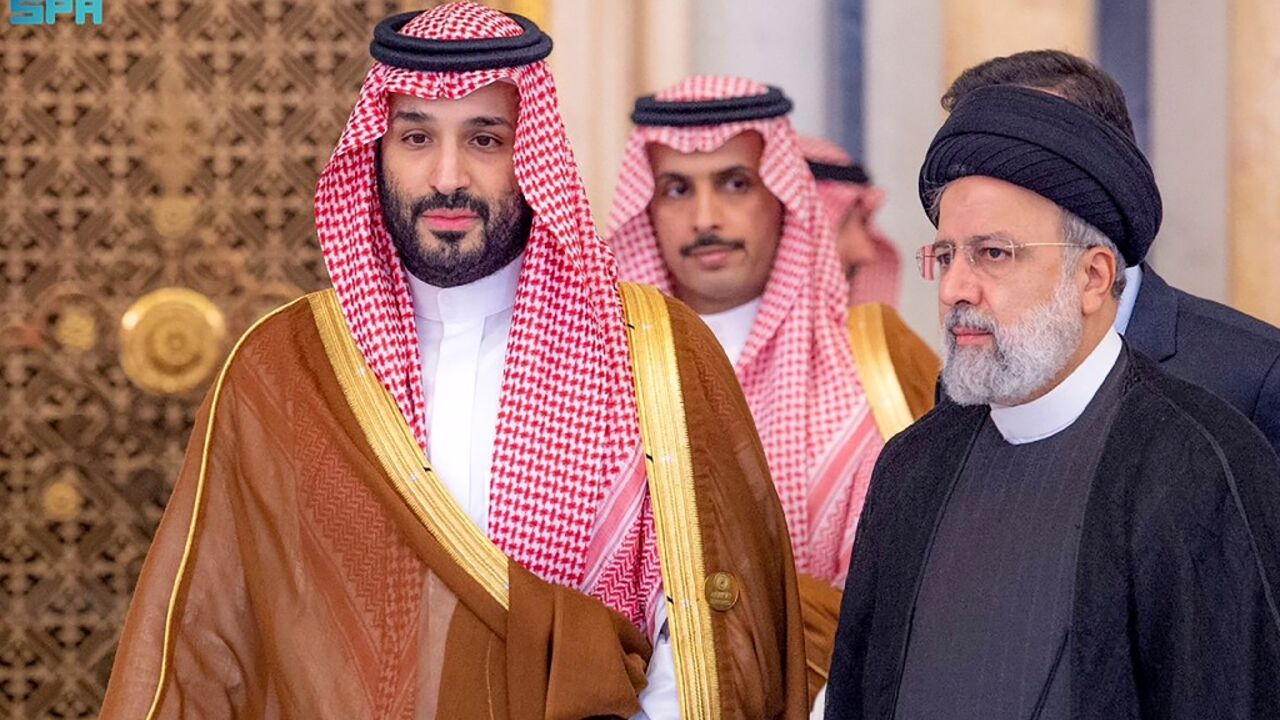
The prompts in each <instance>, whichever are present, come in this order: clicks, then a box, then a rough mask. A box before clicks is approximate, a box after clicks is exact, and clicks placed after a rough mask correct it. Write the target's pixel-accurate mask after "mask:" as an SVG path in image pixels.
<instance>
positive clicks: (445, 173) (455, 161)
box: [431, 143, 471, 195]
mask: <svg viewBox="0 0 1280 720" xmlns="http://www.w3.org/2000/svg"><path fill="white" fill-rule="evenodd" d="M470 186H471V178H470V176H469V175H468V173H467V170H466V162H465V160H464V158H463V157H462V153H461V152H460V151H459V150H458V148H457V147H455V146H454V145H453V144H452V143H444V144H443V147H441V148H440V152H439V153H437V155H436V165H435V168H434V172H433V173H432V178H431V187H432V188H434V189H435V191H436V192H438V193H440V194H441V195H452V194H453V193H455V192H457V191H458V190H463V189H466V188H468V187H470Z"/></svg>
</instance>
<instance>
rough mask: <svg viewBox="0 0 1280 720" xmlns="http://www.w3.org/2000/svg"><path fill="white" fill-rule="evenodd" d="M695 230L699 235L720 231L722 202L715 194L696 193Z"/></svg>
mask: <svg viewBox="0 0 1280 720" xmlns="http://www.w3.org/2000/svg"><path fill="white" fill-rule="evenodd" d="M694 203H695V208H696V209H695V211H694V218H693V229H694V232H697V233H698V234H702V233H707V232H715V231H718V230H720V202H719V201H718V200H717V199H716V197H715V193H711V192H696V191H695V194H694Z"/></svg>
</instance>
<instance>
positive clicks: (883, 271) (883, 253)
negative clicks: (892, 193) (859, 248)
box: [799, 135, 902, 307]
mask: <svg viewBox="0 0 1280 720" xmlns="http://www.w3.org/2000/svg"><path fill="white" fill-rule="evenodd" d="M799 139H800V152H802V153H804V157H805V159H806V160H815V161H817V162H821V163H828V164H831V165H852V164H853V158H852V157H850V156H849V153H847V152H845V151H844V150H843V149H842V148H840V147H839V146H838V145H836V144H835V143H832V142H828V141H826V140H823V139H821V138H816V137H810V136H808V135H800V136H799ZM818 197H819V198H821V199H822V204H823V206H824V207H825V208H826V211H827V217H828V218H829V219H830V220H831V232H832V236H833V237H834V236H835V235H836V234H838V233H839V232H840V223H841V222H842V221H843V220H844V218H845V217H847V216H848V214H849V211H850V210H851V209H852V208H853V207H854V206H855V205H862V206H863V207H864V208H865V209H866V213H867V235H868V236H869V237H870V238H871V242H872V244H873V245H874V246H875V260H873V261H872V262H870V263H867V264H864V265H862V266H861V267H859V268H858V273H857V274H856V275H855V276H854V278H853V282H851V283H850V284H849V306H850V307H852V306H854V305H861V304H863V303H883V304H885V305H889V306H891V307H897V306H898V289H899V286H900V285H901V282H902V258H901V256H899V254H898V249H897V248H896V247H894V245H893V241H892V240H890V239H889V236H888V235H885V234H884V230H882V229H881V228H880V226H879V225H877V224H876V221H875V214H876V212H877V211H879V210H880V207H881V206H882V205H884V191H883V190H881V189H880V188H877V187H874V186H871V185H857V184H854V183H848V182H838V181H835V180H819V181H818Z"/></svg>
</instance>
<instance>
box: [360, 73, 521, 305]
mask: <svg viewBox="0 0 1280 720" xmlns="http://www.w3.org/2000/svg"><path fill="white" fill-rule="evenodd" d="M388 104H389V113H390V123H389V125H388V127H387V133H386V135H384V136H383V137H382V141H381V147H380V153H379V155H380V160H379V165H378V196H379V199H380V200H381V203H382V216H383V220H384V221H385V223H386V227H387V232H388V233H389V234H390V235H391V239H392V240H393V241H394V242H395V245H396V249H397V250H398V251H399V253H400V258H401V260H402V261H403V262H404V264H405V267H406V268H408V270H409V272H411V273H413V275H414V276H416V277H418V278H419V279H420V280H423V281H424V282H427V283H430V284H432V285H437V286H441V287H453V286H456V285H463V284H466V283H469V282H473V281H475V280H479V279H480V278H482V277H485V276H487V275H490V274H492V273H493V272H494V271H496V270H499V269H500V268H502V267H503V266H505V265H506V264H508V263H509V262H511V261H512V260H514V259H515V258H516V257H517V256H518V255H519V254H520V252H521V251H523V250H524V246H525V242H526V241H527V240H528V235H529V225H530V222H531V221H532V217H533V214H532V211H531V210H530V209H529V206H528V205H527V204H526V203H525V201H524V198H523V196H521V194H520V189H519V187H517V185H516V174H515V164H514V163H513V161H512V146H513V144H514V140H515V128H516V119H517V115H518V111H519V94H518V92H517V91H516V88H515V87H514V86H512V85H510V84H508V83H504V82H496V83H493V84H491V85H486V86H485V87H482V88H480V89H479V90H476V91H475V92H473V93H471V94H470V95H467V96H465V97H463V98H461V99H459V100H423V99H422V98H418V97H413V96H409V95H398V94H397V95H391V96H390V97H389V98H388Z"/></svg>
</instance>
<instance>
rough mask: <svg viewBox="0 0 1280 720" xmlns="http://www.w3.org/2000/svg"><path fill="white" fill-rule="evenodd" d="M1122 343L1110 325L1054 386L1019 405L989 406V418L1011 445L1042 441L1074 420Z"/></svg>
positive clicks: (1091, 396)
mask: <svg viewBox="0 0 1280 720" xmlns="http://www.w3.org/2000/svg"><path fill="white" fill-rule="evenodd" d="M1123 347H1124V344H1123V343H1122V342H1121V340H1120V335H1119V334H1118V333H1117V332H1116V331H1115V328H1114V327H1113V328H1109V329H1108V330H1107V334H1106V335H1104V336H1103V338H1102V340H1100V341H1099V342H1098V344H1097V346H1096V347H1094V348H1093V351H1092V352H1090V353H1089V355H1088V356H1087V357H1086V358H1085V359H1084V362H1082V363H1080V365H1079V366H1078V367H1077V368H1076V369H1075V370H1072V371H1071V374H1070V375H1068V376H1067V377H1066V379H1065V380H1063V381H1062V382H1060V383H1058V385H1057V387H1055V388H1053V389H1052V390H1050V391H1049V392H1047V393H1045V394H1044V395H1041V396H1040V397H1038V398H1036V399H1035V400H1032V401H1031V402H1028V403H1023V404H1022V405H1011V406H1005V405H996V404H994V403H993V404H992V405H991V420H992V422H994V423H995V425H996V429H997V430H999V431H1000V434H1001V435H1002V436H1003V437H1004V439H1005V441H1006V442H1008V443H1010V444H1012V445H1022V444H1025V443H1030V442H1035V441H1037V440H1043V439H1045V438H1047V437H1050V436H1052V435H1056V434H1057V433H1059V432H1062V431H1063V430H1065V429H1067V428H1068V427H1069V426H1070V425H1071V423H1073V422H1075V421H1076V419H1077V418H1079V417H1080V415H1081V414H1083V413H1084V409H1085V408H1086V407H1088V405H1089V401H1091V400H1093V396H1094V395H1096V394H1097V393H1098V388H1100V387H1102V383H1103V382H1104V381H1105V380H1106V379H1107V374H1108V373H1110V372H1111V368H1112V367H1114V366H1115V364H1116V360H1117V359H1118V358H1119V357H1120V351H1121V349H1122V348H1123Z"/></svg>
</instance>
